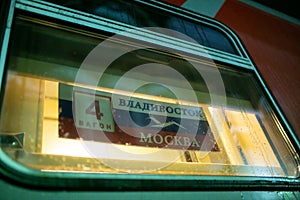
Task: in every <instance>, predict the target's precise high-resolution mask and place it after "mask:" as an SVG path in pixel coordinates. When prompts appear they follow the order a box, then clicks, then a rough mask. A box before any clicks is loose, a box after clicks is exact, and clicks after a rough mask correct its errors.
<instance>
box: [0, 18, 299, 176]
mask: <svg viewBox="0 0 300 200" xmlns="http://www.w3.org/2000/svg"><path fill="white" fill-rule="evenodd" d="M14 26H15V27H14V29H13V34H12V38H13V39H12V42H11V48H10V52H9V54H8V55H9V59H8V63H7V70H6V72H5V73H6V78H5V84H4V85H5V89H4V90H3V93H2V104H1V106H2V112H1V121H0V134H1V135H0V136H1V144H0V145H1V149H2V151H4V152H5V153H6V154H7V155H8V156H10V157H11V158H13V159H14V160H15V162H17V163H19V164H21V165H24V166H26V167H29V168H33V169H38V170H42V171H47V172H48V171H49V172H57V171H63V172H66V173H68V172H74V171H76V172H82V173H85V172H99V173H146V174H149V173H150V174H181V175H218V176H224V175H229V176H266V177H287V176H288V177H296V176H298V172H297V166H296V161H295V160H294V158H293V154H292V149H291V148H290V146H289V144H288V141H286V139H285V138H284V134H285V133H284V131H283V129H282V127H281V125H280V123H279V122H278V119H277V117H276V115H275V114H274V112H273V111H272V109H271V107H270V106H269V103H268V100H267V98H266V97H265V96H264V95H263V92H262V89H261V88H260V86H259V84H258V83H257V82H256V79H255V78H254V76H253V74H251V73H250V72H245V71H243V72H242V71H239V70H238V69H235V68H234V67H232V66H224V65H222V64H221V63H213V64H215V65H216V66H217V67H218V71H219V73H220V74H221V77H222V81H223V84H224V88H225V92H226V104H225V105H216V104H212V103H211V100H212V99H211V95H215V96H218V95H221V94H220V93H218V92H215V93H214V92H213V93H212V92H211V91H209V89H208V86H207V83H206V82H205V80H204V79H203V78H201V76H196V75H195V73H194V71H193V70H191V66H190V63H188V62H186V60H184V59H182V57H180V56H178V55H175V54H173V53H170V52H166V51H161V50H160V49H153V48H144V49H140V50H135V51H133V52H130V53H128V54H126V55H124V56H122V57H121V58H120V59H118V60H116V61H115V62H113V63H112V64H111V66H110V68H109V70H106V71H105V73H104V74H102V75H103V78H102V79H101V85H96V86H95V85H88V84H86V85H85V84H78V83H77V82H76V75H77V73H78V70H79V68H80V66H81V64H82V62H83V61H84V59H85V58H86V56H87V55H88V54H89V53H90V52H91V50H92V49H93V48H94V47H96V46H97V45H98V44H99V43H101V42H102V41H104V40H105V39H106V38H107V36H109V35H108V34H106V33H104V32H103V33H99V32H97V33H94V32H88V31H83V30H80V29H75V28H71V27H66V26H63V25H60V24H55V23H51V22H46V21H42V20H36V19H34V18H28V17H24V16H19V17H18V18H17V19H16V21H15V25H14ZM128 45H137V46H138V45H139V43H138V42H136V43H132V41H129V42H128V41H126V40H125V38H124V41H119V43H118V45H117V47H118V48H124V49H126V46H128ZM105 48H107V49H110V50H111V48H116V47H111V46H107V47H105ZM182 54H185V52H182ZM193 62H195V63H198V64H200V65H201V66H202V70H204V71H205V72H207V73H208V74H209V73H210V70H211V68H212V67H213V66H212V64H211V63H208V62H207V61H206V60H205V59H203V58H200V57H194V58H193ZM149 63H158V64H161V65H168V66H169V67H170V69H172V70H173V71H172V70H171V71H170V73H171V74H165V73H162V72H161V71H157V70H153V69H154V67H155V66H154V65H153V67H152V68H151V66H148V65H147V67H145V68H144V69H143V70H142V71H136V72H134V73H133V74H132V75H131V76H125V74H126V72H128V71H129V70H130V69H132V68H134V67H135V66H139V65H142V64H149ZM99 67H100V68H101V67H103V66H99ZM174 70H175V71H176V72H179V73H181V74H182V76H183V77H184V78H185V79H181V80H179V79H176V73H175V72H174ZM173 72H174V75H172V73H173ZM95 74H96V75H97V73H96V72H94V71H90V72H89V77H90V78H97V77H95V76H96V75H95ZM149 74H151V76H152V77H156V79H155V80H166V79H167V80H168V85H167V84H161V83H159V82H149ZM174 77H175V78H174ZM121 78H122V81H123V82H122V84H121V86H122V87H120V88H121V89H120V88H116V87H115V86H116V84H117V83H118V80H120V79H121ZM185 81H188V83H189V84H190V86H191V88H192V90H191V88H189V87H188V86H186V85H185ZM135 84H136V87H135V89H134V91H130V89H128V88H130V87H129V86H135ZM127 86H128V87H127ZM178 92H179V93H180V94H185V93H187V94H190V92H193V93H194V94H195V96H196V99H195V98H192V97H191V96H189V95H183V96H182V97H180V98H179V97H178V95H177V93H178ZM94 148H96V149H97V152H95V151H94V150H95V149H94ZM170 157H171V158H172V159H170ZM112 161H113V163H114V165H110V164H111V163H112Z"/></svg>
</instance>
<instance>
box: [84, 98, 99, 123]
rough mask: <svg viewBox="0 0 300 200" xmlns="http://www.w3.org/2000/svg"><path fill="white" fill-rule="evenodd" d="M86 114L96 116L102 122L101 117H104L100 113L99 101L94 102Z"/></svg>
mask: <svg viewBox="0 0 300 200" xmlns="http://www.w3.org/2000/svg"><path fill="white" fill-rule="evenodd" d="M94 108H95V109H94ZM85 113H86V114H90V115H96V117H97V119H98V120H101V117H103V113H102V112H101V111H100V104H99V101H98V100H95V101H94V102H92V103H91V105H89V107H88V108H87V109H85Z"/></svg>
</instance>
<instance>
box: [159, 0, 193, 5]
mask: <svg viewBox="0 0 300 200" xmlns="http://www.w3.org/2000/svg"><path fill="white" fill-rule="evenodd" d="M162 1H163V2H166V3H170V4H173V5H175V6H181V5H182V4H184V3H185V2H186V1H187V0H162Z"/></svg>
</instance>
